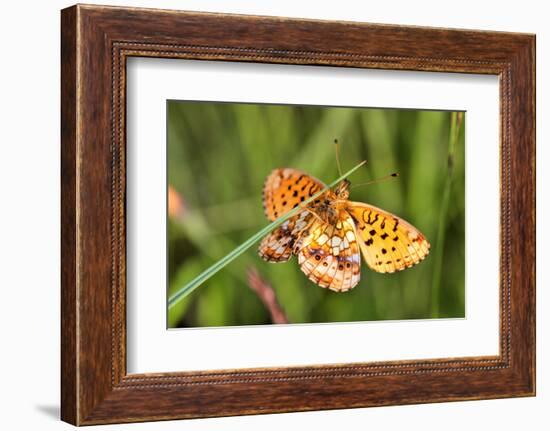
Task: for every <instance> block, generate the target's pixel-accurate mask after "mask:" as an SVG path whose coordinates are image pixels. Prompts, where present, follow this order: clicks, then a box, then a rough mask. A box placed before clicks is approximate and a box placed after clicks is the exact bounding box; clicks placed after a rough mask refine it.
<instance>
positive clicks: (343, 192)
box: [334, 179, 351, 199]
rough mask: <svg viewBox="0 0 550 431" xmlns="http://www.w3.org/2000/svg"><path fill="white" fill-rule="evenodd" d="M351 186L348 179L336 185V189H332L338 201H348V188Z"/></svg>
mask: <svg viewBox="0 0 550 431" xmlns="http://www.w3.org/2000/svg"><path fill="white" fill-rule="evenodd" d="M350 185H351V182H350V181H349V180H348V179H343V180H342V181H340V183H338V185H337V186H336V188H335V189H334V193H335V194H336V196H337V197H338V199H348V198H349V187H350Z"/></svg>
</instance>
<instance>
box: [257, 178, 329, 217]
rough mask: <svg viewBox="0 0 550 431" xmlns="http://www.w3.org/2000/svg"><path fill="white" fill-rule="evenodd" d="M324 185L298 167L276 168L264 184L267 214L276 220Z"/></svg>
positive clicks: (265, 210)
mask: <svg viewBox="0 0 550 431" xmlns="http://www.w3.org/2000/svg"><path fill="white" fill-rule="evenodd" d="M324 187H325V185H324V184H323V183H322V182H321V181H319V180H318V179H317V178H314V177H312V176H311V175H308V174H305V173H304V172H302V171H299V170H298V169H291V168H280V169H274V170H273V171H272V172H271V174H269V176H268V177H267V179H266V180H265V184H264V190H263V205H264V212H265V215H266V217H267V218H268V219H269V220H271V221H274V220H276V219H278V218H279V217H281V216H282V215H283V214H285V213H287V212H288V211H290V210H291V209H292V208H294V207H296V206H298V205H299V204H300V203H301V202H303V201H305V200H306V199H307V198H309V197H310V196H313V195H314V194H315V193H317V192H319V191H320V190H322V189H323V188H324Z"/></svg>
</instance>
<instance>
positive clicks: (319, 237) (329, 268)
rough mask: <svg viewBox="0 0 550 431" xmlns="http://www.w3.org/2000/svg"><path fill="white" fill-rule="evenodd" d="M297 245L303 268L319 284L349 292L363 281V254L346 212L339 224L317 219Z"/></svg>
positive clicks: (299, 260) (314, 219) (342, 214)
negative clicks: (361, 279)
mask: <svg viewBox="0 0 550 431" xmlns="http://www.w3.org/2000/svg"><path fill="white" fill-rule="evenodd" d="M296 247H297V248H299V250H298V263H299V264H300V269H301V270H302V271H303V272H304V274H306V276H307V277H308V278H309V279H310V280H311V281H313V282H314V283H316V284H318V285H319V286H321V287H325V288H329V289H330V290H334V291H336V292H345V291H347V290H349V289H351V288H353V287H355V286H356V285H357V283H359V279H360V277H361V253H360V251H359V243H358V241H357V238H356V235H355V227H354V224H353V219H352V218H351V217H350V216H349V214H347V213H346V212H345V211H342V212H341V213H340V218H339V221H338V222H337V223H336V225H335V226H334V225H331V224H328V223H324V222H321V221H320V220H318V219H317V218H313V219H312V225H311V227H310V228H309V235H307V236H304V238H302V239H301V240H300V242H299V244H297V246H296Z"/></svg>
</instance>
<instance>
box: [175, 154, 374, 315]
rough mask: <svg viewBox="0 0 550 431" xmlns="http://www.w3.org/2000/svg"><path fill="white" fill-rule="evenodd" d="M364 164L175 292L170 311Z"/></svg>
mask: <svg viewBox="0 0 550 431" xmlns="http://www.w3.org/2000/svg"><path fill="white" fill-rule="evenodd" d="M364 164H365V161H363V162H361V163H359V164H358V165H356V166H355V167H354V168H352V169H350V170H349V171H347V172H346V173H345V174H344V175H342V176H341V177H339V178H338V179H336V180H334V181H333V182H332V183H330V184H329V185H327V186H326V187H325V188H324V189H323V190H321V191H319V192H318V193H315V194H314V195H313V196H311V197H310V198H309V199H306V200H305V201H304V202H303V203H302V204H301V205H299V206H298V207H296V208H294V209H292V210H291V211H289V212H288V213H286V214H284V215H283V216H281V217H279V218H278V219H277V220H275V221H274V222H272V223H270V224H269V225H267V226H266V227H264V228H263V229H261V230H260V231H259V232H257V233H256V234H254V235H252V236H251V237H250V238H248V239H247V240H246V241H245V242H243V243H242V244H240V245H239V246H238V247H237V248H235V249H234V250H233V251H231V252H230V253H229V254H227V255H226V256H225V257H223V258H221V259H220V260H218V261H217V262H216V263H214V264H213V265H212V266H211V267H209V268H208V269H206V270H205V271H203V272H202V273H201V274H199V275H198V276H197V277H196V278H194V279H193V280H192V281H190V282H189V283H187V284H186V285H185V286H183V287H182V288H181V289H179V290H178V291H177V292H175V293H174V294H173V295H172V296H170V298H168V309H171V308H172V307H174V306H175V305H176V304H177V303H178V302H179V301H181V300H182V299H183V298H185V297H186V296H187V295H189V294H190V293H191V292H193V291H194V290H195V289H196V288H197V287H199V286H200V285H201V284H202V283H204V282H205V281H206V280H208V279H209V278H210V277H212V276H213V275H214V274H215V273H217V272H218V271H219V270H220V269H222V268H223V267H224V266H226V265H227V264H229V263H230V262H231V261H233V260H234V259H236V258H237V257H239V256H240V255H241V254H242V253H244V252H245V251H246V250H248V249H249V248H250V247H252V246H253V245H254V244H255V243H256V242H257V241H259V240H260V239H261V238H263V237H264V236H265V235H267V234H268V233H270V232H271V231H272V230H274V229H275V228H277V227H278V226H279V225H281V224H283V223H284V222H285V221H287V220H288V219H289V218H291V217H293V216H295V215H296V214H297V213H298V212H299V211H301V210H303V208H304V207H305V206H306V205H308V204H309V203H310V202H312V201H313V200H314V199H317V198H318V197H319V196H320V195H322V194H323V193H325V192H326V191H327V190H328V189H330V188H332V187H334V186H335V185H336V184H338V183H339V182H340V181H342V180H343V179H344V178H346V177H348V176H349V175H351V174H352V173H353V172H355V171H356V170H357V169H359V168H360V167H361V166H363V165H364Z"/></svg>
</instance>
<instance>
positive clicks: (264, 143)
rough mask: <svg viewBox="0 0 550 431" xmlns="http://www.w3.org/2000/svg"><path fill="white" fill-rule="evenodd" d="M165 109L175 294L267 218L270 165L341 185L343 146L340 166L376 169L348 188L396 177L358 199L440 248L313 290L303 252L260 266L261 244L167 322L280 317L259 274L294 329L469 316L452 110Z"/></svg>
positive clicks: (356, 193)
mask: <svg viewBox="0 0 550 431" xmlns="http://www.w3.org/2000/svg"><path fill="white" fill-rule="evenodd" d="M167 112H168V119H167V129H168V137H167V139H168V183H169V222H168V259H169V263H168V272H169V287H168V295H171V294H173V293H174V292H175V291H176V290H177V289H178V288H181V287H182V286H183V285H184V284H186V283H188V282H189V281H191V280H192V279H193V278H194V277H196V276H197V275H198V274H200V273H201V272H202V271H203V270H205V269H206V268H207V267H209V266H210V265H211V264H213V263H214V262H215V261H216V260H218V259H220V258H221V257H223V256H224V255H226V254H227V253H228V252H230V251H231V250H233V249H234V248H235V247H236V246H238V245H239V244H240V243H242V242H243V241H244V240H245V239H247V238H248V237H250V236H251V235H253V234H254V233H256V232H257V231H258V230H259V229H261V228H262V227H263V226H265V225H267V224H268V220H267V219H266V217H265V216H264V214H263V211H262V186H263V183H264V180H265V178H266V176H267V175H268V174H269V173H270V172H271V170H272V169H274V168H277V167H292V168H298V169H301V170H303V171H305V172H307V173H309V174H311V175H313V176H315V177H317V178H319V179H320V180H321V181H323V182H325V183H329V182H331V181H333V180H334V179H335V178H337V177H338V172H337V167H336V162H335V156H334V144H333V140H334V138H338V140H339V141H340V143H341V161H342V169H343V170H344V171H346V170H348V169H350V168H352V167H353V166H355V165H356V164H357V163H359V162H360V161H361V160H363V159H366V160H367V161H368V163H367V166H366V167H364V168H361V169H360V170H359V171H358V172H356V173H354V174H353V175H352V177H350V180H351V181H352V184H353V183H360V182H365V181H368V180H371V179H375V178H378V177H382V176H385V175H387V174H389V173H391V172H395V171H397V172H399V174H400V177H399V178H397V179H392V180H389V181H384V182H381V183H378V184H374V185H368V186H364V187H358V188H354V189H352V193H351V196H350V199H351V200H355V201H363V202H367V203H370V204H373V205H376V206H379V207H381V208H383V209H385V210H387V211H390V212H393V213H394V214H396V215H398V216H399V217H402V218H404V219H405V220H407V221H409V222H410V223H411V224H413V225H414V226H416V227H417V228H418V229H420V231H421V232H423V233H424V234H425V235H426V237H427V239H428V241H430V243H431V250H430V254H429V255H428V257H427V258H426V259H425V260H424V261H423V262H421V263H420V264H418V265H416V266H414V267H412V268H409V269H407V270H405V271H402V272H398V273H394V274H378V273H376V272H374V271H372V270H370V269H368V267H367V266H366V264H365V263H363V264H362V269H361V281H360V283H359V284H358V285H357V286H356V287H355V288H354V289H352V290H351V291H349V292H347V293H334V292H332V291H329V290H326V289H323V288H321V287H318V286H317V285H315V284H313V283H312V282H310V281H309V280H308V279H307V278H306V277H305V275H304V274H303V273H302V272H301V270H300V268H299V266H298V263H297V259H296V258H295V257H293V258H292V259H291V260H290V261H289V262H286V263H278V264H273V263H267V262H264V261H263V260H262V259H261V258H259V257H258V255H257V251H256V250H257V246H254V247H252V248H251V249H249V250H248V251H247V252H246V253H245V254H243V255H241V256H240V257H239V258H238V259H236V260H235V261H233V262H232V263H230V264H229V265H228V266H226V267H225V268H223V269H222V270H221V271H220V272H218V273H217V274H216V275H214V276H213V277H212V278H210V279H209V280H208V281H206V282H205V283H204V284H203V285H201V286H200V287H199V288H198V289H197V290H195V291H194V292H193V293H191V294H190V295H189V296H188V297H186V298H185V299H184V300H183V301H181V302H180V303H178V304H177V305H176V306H175V307H173V308H172V309H171V310H170V311H169V316H168V326H169V327H196V326H228V325H230V326H233V325H257V324H267V323H272V319H271V316H270V313H269V311H268V310H267V308H266V307H265V306H264V304H263V303H262V301H261V300H260V299H259V297H258V295H257V294H256V293H255V292H254V291H253V290H252V289H251V287H250V282H249V279H248V277H247V271H248V270H249V269H250V268H255V269H257V271H258V272H259V274H260V276H261V278H262V279H263V281H264V283H265V284H268V285H270V286H271V287H272V289H273V290H274V291H275V294H276V297H277V300H278V303H279V304H280V307H281V308H282V310H283V311H284V313H285V314H286V317H287V318H288V321H289V322H290V323H306V322H340V321H358V320H394V319H422V318H437V317H440V318H441V317H464V275H465V274H464V272H465V271H464V186H465V184H464V178H465V175H464V156H465V154H464V121H462V123H461V124H460V125H459V126H457V127H458V128H455V129H456V130H457V131H458V134H457V137H458V139H455V141H454V142H455V144H454V145H451V146H450V141H451V139H450V136H451V124H453V122H454V124H458V123H457V122H455V119H456V117H457V114H456V113H451V112H449V111H421V110H405V109H370V108H341V107H318V106H288V105H266V104H238V103H211V102H183V101H168V102H167ZM459 115H460V114H459ZM455 129H453V130H455ZM445 195H447V196H446V197H445Z"/></svg>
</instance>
